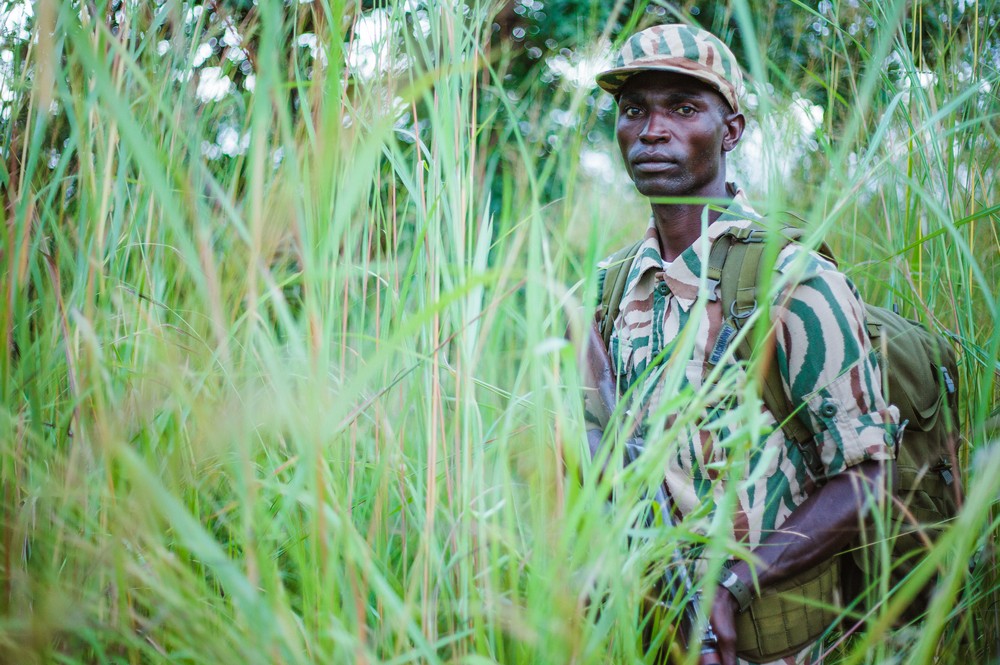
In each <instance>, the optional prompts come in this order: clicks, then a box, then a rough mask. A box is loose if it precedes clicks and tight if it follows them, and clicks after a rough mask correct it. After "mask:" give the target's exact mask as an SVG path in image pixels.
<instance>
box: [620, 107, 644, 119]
mask: <svg viewBox="0 0 1000 665" xmlns="http://www.w3.org/2000/svg"><path fill="white" fill-rule="evenodd" d="M641 113H642V109H640V108H639V107H638V106H626V107H625V108H624V109H622V114H624V116H625V117H626V118H638V117H639V115H640V114H641Z"/></svg>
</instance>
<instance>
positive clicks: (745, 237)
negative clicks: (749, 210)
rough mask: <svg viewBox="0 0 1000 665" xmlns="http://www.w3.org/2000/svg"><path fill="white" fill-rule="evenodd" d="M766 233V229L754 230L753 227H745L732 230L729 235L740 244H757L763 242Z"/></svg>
mask: <svg viewBox="0 0 1000 665" xmlns="http://www.w3.org/2000/svg"><path fill="white" fill-rule="evenodd" d="M766 233H767V229H761V228H756V227H753V226H747V227H744V228H742V229H734V230H733V231H732V232H731V234H732V236H733V237H734V238H736V239H737V240H739V241H740V242H745V243H759V242H764V240H765V238H764V235H765V234H766Z"/></svg>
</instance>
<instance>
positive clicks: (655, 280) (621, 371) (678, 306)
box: [588, 191, 899, 663]
mask: <svg viewBox="0 0 1000 665" xmlns="http://www.w3.org/2000/svg"><path fill="white" fill-rule="evenodd" d="M751 219H759V217H758V216H757V215H756V213H754V211H753V209H752V208H751V207H750V206H749V204H748V203H747V200H746V198H745V195H744V194H743V192H742V191H739V192H737V195H736V197H735V198H734V200H733V202H732V204H731V205H730V207H729V208H728V210H727V211H726V212H725V213H724V214H723V215H722V216H721V217H720V218H719V219H718V220H717V221H715V222H714V223H713V224H711V225H710V226H708V228H707V230H706V232H705V233H704V234H703V235H702V237H701V238H700V239H699V240H697V241H696V242H695V243H694V245H692V246H691V247H689V248H688V249H687V250H686V251H685V252H683V253H682V254H681V255H680V256H679V257H677V259H676V260H674V261H673V262H672V263H670V264H669V265H668V266H667V267H666V268H665V266H664V262H663V260H662V257H661V255H660V249H659V240H658V235H657V231H656V228H655V226H654V225H653V223H652V221H651V222H650V225H649V227H648V229H647V231H646V235H645V240H644V242H643V244H642V246H641V247H640V249H639V253H638V254H637V255H636V258H635V260H634V262H633V264H632V267H631V269H630V271H629V275H628V281H627V285H626V290H625V294H624V296H623V298H622V304H621V312H620V314H619V316H618V318H617V320H616V321H615V326H614V331H613V333H612V337H611V348H610V353H611V357H612V361H613V363H614V366H615V371H616V372H617V373H618V375H619V387H620V389H621V392H622V395H623V396H624V398H625V399H628V400H630V401H629V406H630V407H631V410H630V414H631V415H632V416H633V417H634V420H635V422H636V423H637V425H636V426H637V427H638V428H639V430H640V433H641V434H643V435H644V437H645V439H646V445H647V448H648V449H650V450H660V451H664V450H665V451H666V464H665V468H664V477H665V480H666V485H667V487H668V489H669V491H670V494H671V497H672V498H673V500H674V502H675V504H676V506H677V508H678V510H679V511H680V512H681V513H682V514H683V515H686V516H689V518H690V517H696V518H698V520H699V522H697V523H696V524H695V525H694V526H695V528H698V523H700V524H702V525H703V526H704V528H705V530H707V527H708V524H709V521H710V520H711V519H712V516H713V512H714V510H715V507H716V506H717V505H726V501H725V496H726V488H727V485H728V484H729V483H731V482H737V483H738V487H737V488H736V500H737V505H736V506H735V507H734V513H733V520H732V523H731V526H730V528H731V535H732V536H733V537H734V538H735V539H737V540H739V541H742V542H743V543H745V544H746V545H747V546H749V547H750V548H753V547H756V546H757V545H759V544H760V543H761V541H762V539H763V538H764V537H765V536H766V535H767V534H768V533H769V532H770V531H772V530H774V529H777V528H779V527H780V526H781V525H782V524H783V523H784V521H785V520H786V519H787V518H788V516H789V515H790V514H791V513H792V511H794V510H795V509H796V508H797V507H798V506H799V505H801V504H802V503H803V502H804V501H805V500H806V498H807V497H808V496H809V495H810V493H811V492H813V491H814V490H815V487H816V486H815V484H814V482H813V480H812V479H811V478H810V477H809V474H808V471H807V467H806V465H805V463H804V462H803V460H802V455H801V453H800V452H799V449H798V447H797V446H796V444H795V442H794V441H792V440H790V439H786V438H785V436H784V434H783V432H782V430H781V428H780V427H779V426H778V423H777V422H776V420H775V418H774V416H773V415H772V414H771V413H770V412H769V411H767V409H766V407H765V406H764V405H763V403H760V402H759V398H758V397H757V396H756V395H755V394H753V393H748V391H746V390H745V389H744V388H745V385H746V380H747V375H746V372H745V369H744V367H743V365H742V364H741V363H740V362H739V361H738V360H736V359H735V358H734V357H733V353H731V352H730V353H727V354H726V356H724V357H723V359H722V361H721V362H720V363H719V369H720V370H721V371H722V378H721V379H719V380H718V381H706V380H705V376H706V373H707V371H708V369H709V366H708V365H706V361H707V359H708V358H709V356H710V355H711V354H712V352H713V348H714V346H715V343H716V340H717V339H718V337H719V332H720V330H721V329H722V327H723V312H722V311H721V310H722V307H721V305H720V302H719V290H718V283H713V282H711V281H710V280H709V281H706V282H705V288H701V286H700V284H701V278H700V275H701V273H702V271H703V266H704V264H705V263H706V261H707V260H708V254H709V250H710V247H711V243H712V242H713V241H714V240H715V239H716V238H718V237H719V236H720V235H722V234H723V233H724V232H725V231H726V230H727V229H729V228H732V227H745V226H747V225H749V224H750V221H749V220H751ZM606 269H607V268H606V266H605V265H603V264H602V265H600V266H599V271H600V272H599V276H598V277H599V283H600V284H602V285H603V277H604V273H605V271H606ZM789 276H792V277H793V279H792V278H789ZM775 278H776V280H779V282H780V281H781V280H782V278H784V282H785V283H784V284H783V285H782V286H781V287H780V288H779V290H778V295H777V297H776V298H775V300H774V301H773V305H772V308H771V319H772V322H773V339H774V341H775V358H774V361H775V362H777V363H778V366H779V369H780V372H781V375H782V378H783V379H784V385H785V390H786V395H788V396H789V398H790V399H791V403H792V404H794V405H800V404H804V405H805V406H804V409H805V411H806V412H807V414H808V419H809V421H810V423H811V424H812V427H811V429H812V430H813V431H816V432H822V435H821V437H820V438H819V449H820V453H821V457H822V461H823V465H824V468H825V470H826V473H827V475H833V474H836V473H839V472H842V471H844V470H845V469H847V468H848V467H850V466H852V465H855V464H858V463H860V462H862V461H864V460H889V459H892V457H893V451H892V447H891V444H888V443H887V441H890V442H891V441H892V435H894V433H895V431H896V423H897V422H898V418H899V416H898V411H897V410H896V407H894V406H888V405H887V404H886V403H885V400H884V398H883V397H882V391H881V376H880V374H879V370H878V367H877V365H875V363H874V360H873V353H872V349H871V347H870V343H869V341H868V337H867V335H866V334H865V321H864V311H863V308H862V304H861V300H860V297H859V296H858V293H857V292H856V290H855V289H854V286H853V285H852V284H851V282H850V281H849V280H848V279H847V278H846V277H845V276H844V275H843V273H841V272H839V271H838V270H837V269H836V267H835V266H834V265H833V264H832V263H830V262H829V261H826V260H825V259H823V258H821V257H820V256H819V255H818V254H816V253H814V252H809V251H807V250H806V249H804V248H803V247H801V246H800V245H795V244H792V245H788V246H787V247H785V248H784V249H783V250H782V251H781V253H780V254H779V255H778V259H777V262H776V273H775ZM673 368H678V369H677V370H676V371H673ZM744 399H755V400H758V403H760V419H759V421H758V422H756V423H746V422H735V419H734V418H733V416H732V415H731V414H735V413H736V412H735V411H732V410H731V409H730V408H729V407H731V406H733V405H736V404H738V403H739V402H740V401H741V400H744ZM695 401H697V402H698V403H699V404H705V405H706V406H705V407H704V408H691V406H690V405H691V404H692V402H695ZM588 411H589V409H588ZM692 412H693V413H692ZM748 425H749V426H750V427H748ZM588 426H589V427H592V428H596V427H599V426H598V425H597V424H596V423H593V422H591V423H590V424H589V425H588ZM748 431H749V432H751V434H750V436H751V445H750V446H746V445H745V442H746V437H747V436H748ZM740 437H743V439H742V442H740ZM743 450H749V452H748V453H747V454H745V455H744V454H743V453H739V454H735V451H743ZM702 519H703V520H704V521H703V522H702V521H700V520H702ZM813 646H814V645H811V646H810V647H809V648H808V649H805V650H803V652H802V653H801V654H799V655H798V656H795V657H789V658H786V659H782V660H780V661H777V662H781V663H807V662H810V660H809V656H808V652H809V651H810V650H811V649H812V648H813ZM741 662H743V661H741Z"/></svg>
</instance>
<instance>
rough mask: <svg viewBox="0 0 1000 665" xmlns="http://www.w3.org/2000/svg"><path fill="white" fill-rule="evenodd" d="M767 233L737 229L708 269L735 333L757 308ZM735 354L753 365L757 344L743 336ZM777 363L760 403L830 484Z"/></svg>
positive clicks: (790, 230)
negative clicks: (758, 287) (717, 284)
mask: <svg viewBox="0 0 1000 665" xmlns="http://www.w3.org/2000/svg"><path fill="white" fill-rule="evenodd" d="M766 234H767V230H766V229H764V228H763V227H761V226H759V225H756V224H754V225H753V226H750V227H748V228H744V229H734V232H732V233H727V234H725V235H724V236H722V237H720V238H719V239H718V240H717V241H716V245H718V246H719V249H718V250H716V246H715V245H713V247H712V253H711V255H710V257H709V270H710V271H711V272H715V271H718V279H719V291H720V296H721V298H720V300H721V305H722V312H723V316H724V317H725V322H726V325H728V326H731V328H732V330H733V334H735V332H738V331H739V330H740V328H742V327H743V324H744V323H745V322H746V321H747V319H749V318H750V316H751V315H752V314H753V313H754V311H756V309H757V284H758V282H759V281H760V275H761V270H763V269H765V267H766V266H764V265H762V259H763V256H764V250H765V248H766V246H767V245H766V242H765V241H766V237H767V236H766ZM803 235H804V232H803V231H802V230H801V229H797V228H794V227H786V228H783V229H782V230H781V238H780V242H781V243H782V246H784V245H787V244H788V243H790V242H794V241H797V240H799V239H801V238H802V236H803ZM720 243H721V244H720ZM821 252H822V253H823V254H824V255H829V254H830V252H829V248H827V247H826V246H825V245H824V246H823V248H822V250H821ZM735 353H736V356H737V357H738V358H739V359H741V360H744V361H749V360H750V358H751V356H752V355H753V345H752V339H751V338H750V337H747V336H744V337H743V339H742V341H741V342H740V343H739V344H738V345H737V347H736V349H735ZM773 359H774V354H773V353H771V354H769V356H768V359H767V363H766V364H765V366H764V368H763V371H762V372H761V375H760V384H761V400H763V402H764V404H765V405H766V406H767V408H768V410H769V411H770V412H771V413H772V414H773V415H774V417H775V419H776V420H777V421H778V422H779V423H781V429H782V431H783V432H784V433H785V436H786V437H787V438H789V439H791V440H792V441H794V442H795V443H796V444H797V445H798V447H799V450H800V451H801V452H802V458H803V460H804V461H805V463H806V466H807V467H808V468H809V471H810V474H811V475H812V477H813V479H814V480H816V481H817V482H819V483H822V482H824V481H825V474H824V472H823V465H822V461H821V460H820V458H819V448H818V446H817V445H816V441H815V438H814V434H813V432H812V431H811V430H810V429H809V427H808V426H807V425H806V423H804V422H803V419H802V418H801V417H800V416H799V415H798V412H797V409H796V408H795V407H794V406H793V405H792V404H790V403H789V401H788V398H787V397H786V395H785V390H784V386H783V385H782V379H781V372H780V371H779V369H778V365H777V363H775V362H774V361H773Z"/></svg>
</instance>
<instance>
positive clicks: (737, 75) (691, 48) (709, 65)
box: [597, 23, 743, 111]
mask: <svg viewBox="0 0 1000 665" xmlns="http://www.w3.org/2000/svg"><path fill="white" fill-rule="evenodd" d="M649 70H654V71H665V72H676V73H678V74H686V75H688V76H693V77H694V78H696V79H699V80H701V81H704V82H705V83H707V84H708V85H710V86H712V87H713V88H714V89H716V90H718V91H719V94H721V95H722V96H723V98H725V100H726V101H727V102H728V103H729V105H730V106H731V107H732V108H733V110H734V111H739V110H740V105H739V97H740V95H742V94H743V74H742V72H740V66H739V63H737V62H736V57H735V56H734V55H733V53H732V51H730V50H729V47H727V46H726V45H725V44H723V43H722V42H721V41H720V40H719V38H718V37H716V36H715V35H713V34H712V33H710V32H708V31H706V30H701V29H699V28H694V27H691V26H688V25H682V24H679V23H674V24H670V25H657V26H654V27H652V28H647V29H646V30H643V31H642V32H637V33H636V34H634V35H632V37H630V38H629V40H628V41H627V42H625V46H623V47H622V49H621V51H620V52H619V54H618V57H617V59H616V60H615V64H614V67H612V68H611V69H609V70H607V71H604V72H601V73H600V74H598V75H597V84H598V85H599V86H601V88H603V89H604V90H607V91H608V92H610V93H611V94H613V95H617V94H618V92H619V91H620V90H621V87H622V86H623V85H624V84H625V81H627V80H628V78H629V77H630V76H632V75H634V74H637V73H638V72H642V71H649Z"/></svg>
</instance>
